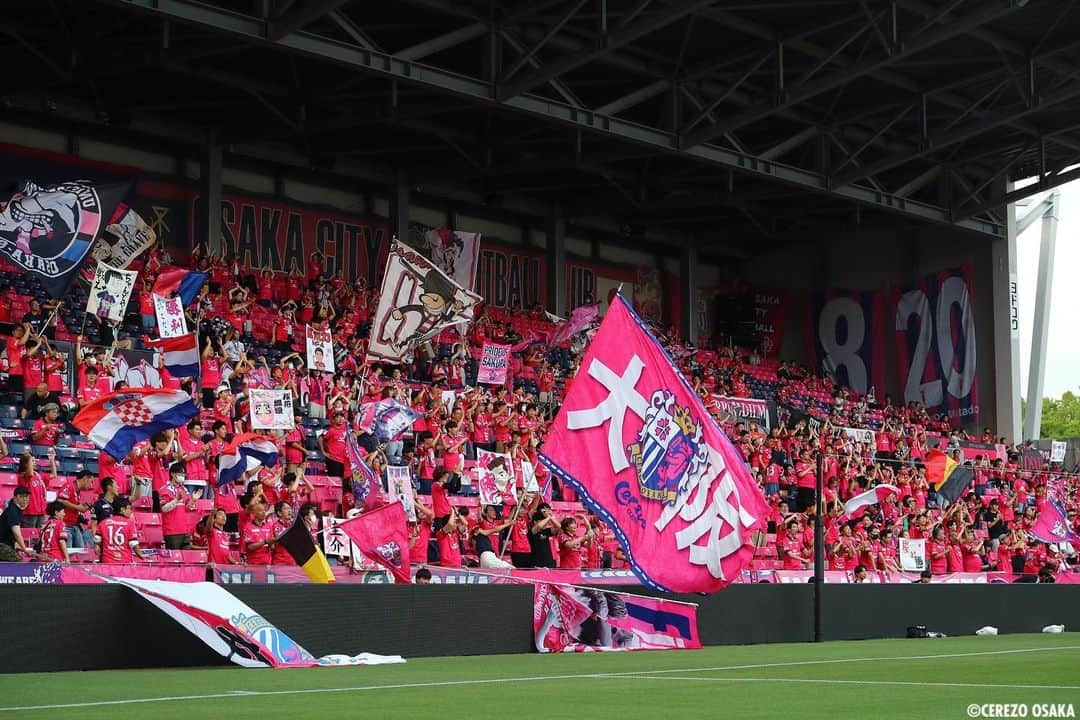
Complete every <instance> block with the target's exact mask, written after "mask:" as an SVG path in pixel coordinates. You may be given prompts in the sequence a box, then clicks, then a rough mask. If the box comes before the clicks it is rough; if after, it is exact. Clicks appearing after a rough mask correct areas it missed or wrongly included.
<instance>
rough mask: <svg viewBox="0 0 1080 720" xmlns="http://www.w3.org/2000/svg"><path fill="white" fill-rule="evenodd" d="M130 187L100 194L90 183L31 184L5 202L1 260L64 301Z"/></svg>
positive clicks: (0, 210) (0, 206)
mask: <svg viewBox="0 0 1080 720" xmlns="http://www.w3.org/2000/svg"><path fill="white" fill-rule="evenodd" d="M128 187H129V185H128V183H122V184H120V185H107V186H103V187H101V188H98V187H95V186H94V184H93V183H90V182H87V181H85V180H77V181H72V182H63V183H59V184H56V185H45V186H42V185H37V184H35V183H32V182H28V183H26V184H25V185H23V187H22V188H21V189H20V190H19V191H18V192H16V193H15V194H14V195H12V196H11V198H10V199H9V200H8V201H7V202H0V254H3V255H4V256H5V257H7V258H8V259H9V260H11V262H13V263H14V264H15V265H17V266H18V267H19V268H21V269H22V270H25V271H26V272H29V273H34V274H35V275H37V276H38V277H39V278H40V280H41V284H42V286H43V287H44V288H45V290H46V292H48V293H49V294H50V295H52V296H53V297H61V296H62V295H64V294H65V293H66V292H67V290H68V287H69V286H70V285H71V281H72V279H74V277H75V269H76V268H77V267H78V265H79V263H81V262H82V260H83V258H84V257H86V254H87V253H88V252H89V251H90V245H91V244H92V243H93V242H94V238H96V237H97V235H98V232H99V231H100V230H101V228H102V226H103V225H104V224H105V223H107V222H108V221H109V219H110V218H111V216H112V213H113V210H114V209H115V208H116V206H117V205H118V204H119V202H120V200H121V199H122V198H123V196H124V195H125V194H126V193H127V190H128Z"/></svg>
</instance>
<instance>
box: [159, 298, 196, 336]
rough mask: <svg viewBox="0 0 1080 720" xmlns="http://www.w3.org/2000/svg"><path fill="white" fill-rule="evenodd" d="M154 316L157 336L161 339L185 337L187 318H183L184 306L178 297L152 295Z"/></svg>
mask: <svg viewBox="0 0 1080 720" xmlns="http://www.w3.org/2000/svg"><path fill="white" fill-rule="evenodd" d="M154 314H155V315H157V326H158V335H159V336H160V337H162V338H174V337H180V336H181V335H187V334H188V329H187V318H186V317H185V316H184V304H183V302H182V301H181V300H180V298H179V297H170V298H166V297H162V296H161V295H157V294H155V295H154Z"/></svg>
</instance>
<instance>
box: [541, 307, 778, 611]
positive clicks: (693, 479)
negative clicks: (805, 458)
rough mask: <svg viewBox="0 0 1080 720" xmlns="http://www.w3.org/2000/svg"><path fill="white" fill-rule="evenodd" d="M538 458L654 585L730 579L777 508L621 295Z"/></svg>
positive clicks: (676, 588) (680, 587)
mask: <svg viewBox="0 0 1080 720" xmlns="http://www.w3.org/2000/svg"><path fill="white" fill-rule="evenodd" d="M540 459H541V461H542V462H543V463H544V464H545V465H546V466H547V467H548V468H549V469H550V470H551V471H552V472H553V473H555V474H557V475H558V476H559V479H560V480H562V481H563V482H567V483H569V484H570V486H571V487H573V488H574V490H575V491H576V492H577V493H578V495H579V496H581V498H582V499H583V500H584V502H585V504H586V505H588V506H589V508H590V509H592V511H593V512H595V513H596V514H597V515H598V516H600V518H602V519H603V520H604V522H605V523H607V524H608V526H610V527H611V529H612V530H613V531H614V532H615V536H616V538H617V539H618V541H619V544H620V545H621V546H622V548H623V551H624V552H625V553H626V557H627V559H628V560H629V562H630V567H631V569H632V570H633V571H634V574H635V575H636V576H637V577H638V579H640V580H641V582H642V583H644V584H645V585H648V586H649V587H651V588H654V589H659V590H669V591H672V592H713V591H716V590H720V589H722V588H724V587H726V586H727V585H728V584H729V583H731V582H732V581H734V580H736V579H737V578H739V577H740V576H741V574H742V570H743V569H744V568H745V567H746V566H747V565H748V564H749V562H750V559H751V558H752V557H753V554H754V541H753V536H754V533H755V532H756V531H763V530H764V528H765V523H766V515H767V513H768V510H769V508H768V505H767V503H766V501H765V497H764V495H763V494H762V492H761V490H760V489H759V488H758V486H757V483H756V482H755V481H754V479H753V477H752V476H751V474H750V469H749V467H748V466H747V465H746V462H745V460H744V459H743V457H742V455H741V454H740V453H739V452H738V451H737V450H736V449H735V448H734V447H733V446H732V444H731V442H730V441H729V440H728V439H727V437H725V435H724V433H723V432H722V431H721V430H720V428H719V426H718V425H717V424H716V421H715V420H713V418H712V416H711V415H710V414H709V413H708V411H707V410H706V409H705V407H704V406H703V405H702V403H701V400H700V399H699V398H698V396H697V395H696V394H695V393H694V391H693V390H692V389H691V388H690V386H689V385H688V384H687V382H686V379H685V378H684V377H683V376H682V374H681V373H680V372H679V370H678V368H677V367H676V366H675V364H674V363H673V362H672V360H671V358H670V357H669V356H668V354H667V353H666V352H665V351H664V349H663V348H662V347H661V346H660V344H659V343H657V341H656V340H655V339H654V338H653V337H652V335H650V334H649V331H648V329H647V328H646V326H645V324H644V323H643V322H642V321H641V319H640V318H639V317H638V316H637V315H636V314H635V313H634V311H633V310H632V309H631V308H630V306H629V305H628V304H627V303H626V301H625V300H624V299H623V298H622V297H621V296H616V298H614V300H613V301H612V303H611V307H610V308H609V309H608V312H607V315H606V316H605V317H604V320H603V322H602V323H601V324H600V329H599V330H598V331H597V334H596V336H595V337H594V338H593V341H592V343H591V344H590V345H589V347H588V349H587V350H586V352H585V356H584V358H583V359H582V363H581V371H580V372H579V373H578V375H577V377H576V378H575V380H574V383H573V385H572V387H571V390H570V393H569V394H568V396H567V398H566V400H565V402H564V403H563V406H562V409H561V410H560V411H559V414H558V416H556V418H555V421H554V423H553V424H552V428H551V432H550V433H549V434H548V436H547V438H546V440H545V442H544V445H543V447H542V448H541V453H540Z"/></svg>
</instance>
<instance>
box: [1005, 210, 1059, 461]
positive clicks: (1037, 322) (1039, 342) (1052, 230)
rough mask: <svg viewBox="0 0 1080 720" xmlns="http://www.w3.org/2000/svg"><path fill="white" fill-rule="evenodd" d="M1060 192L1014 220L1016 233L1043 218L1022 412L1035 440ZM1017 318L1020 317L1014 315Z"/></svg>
mask: <svg viewBox="0 0 1080 720" xmlns="http://www.w3.org/2000/svg"><path fill="white" fill-rule="evenodd" d="M1060 207H1061V193H1060V192H1059V191H1058V190H1054V191H1053V192H1051V193H1050V194H1048V195H1046V196H1044V197H1043V198H1041V199H1040V200H1039V201H1038V202H1036V203H1035V204H1033V205H1032V206H1031V207H1030V208H1029V209H1028V211H1027V213H1026V214H1025V215H1024V217H1022V218H1020V219H1018V220H1017V221H1016V234H1017V235H1018V236H1019V235H1020V234H1021V233H1023V232H1024V231H1025V230H1027V229H1028V228H1029V227H1031V226H1032V225H1033V224H1034V223H1035V221H1037V220H1041V221H1042V238H1041V240H1040V242H1039V271H1038V276H1037V278H1036V281H1035V283H1036V284H1035V313H1034V321H1033V323H1032V327H1031V363H1030V364H1029V366H1028V391H1027V412H1026V413H1025V415H1024V439H1026V440H1037V439H1038V438H1039V433H1040V431H1041V429H1042V395H1043V386H1044V380H1045V377H1044V376H1045V371H1046V341H1047V337H1048V335H1047V332H1048V330H1049V327H1050V307H1051V302H1052V292H1053V284H1054V275H1053V268H1054V253H1055V248H1056V245H1057V225H1058V212H1059V209H1060ZM1017 320H1019V318H1017Z"/></svg>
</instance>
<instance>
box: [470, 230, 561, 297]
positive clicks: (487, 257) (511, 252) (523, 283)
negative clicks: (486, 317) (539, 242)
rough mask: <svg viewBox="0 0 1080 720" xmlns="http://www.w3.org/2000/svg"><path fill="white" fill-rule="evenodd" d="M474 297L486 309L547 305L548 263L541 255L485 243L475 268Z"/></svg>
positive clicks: (530, 251) (487, 241)
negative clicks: (481, 297)
mask: <svg viewBox="0 0 1080 720" xmlns="http://www.w3.org/2000/svg"><path fill="white" fill-rule="evenodd" d="M472 289H474V290H475V291H476V292H477V293H479V294H480V295H482V296H483V297H484V304H485V305H486V306H487V307H495V308H507V309H511V308H516V307H523V308H530V307H532V306H533V305H535V304H537V303H540V304H541V305H545V304H547V262H546V259H545V257H544V253H543V252H539V251H534V250H529V249H524V248H516V247H512V246H503V245H499V244H496V243H492V242H491V241H490V239H485V240H484V243H483V247H482V248H481V249H480V260H479V263H478V264H477V268H476V283H475V284H474V285H473V287H472Z"/></svg>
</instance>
